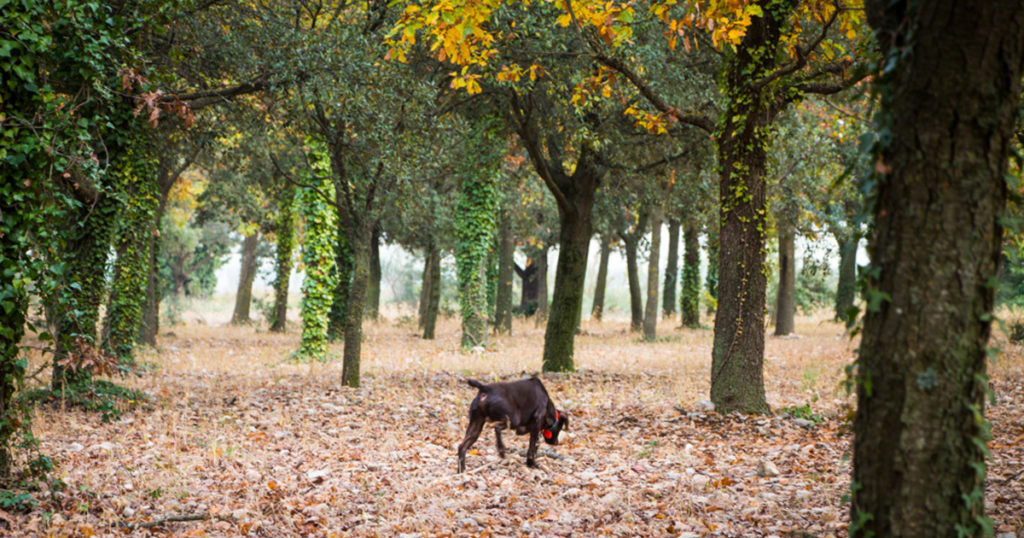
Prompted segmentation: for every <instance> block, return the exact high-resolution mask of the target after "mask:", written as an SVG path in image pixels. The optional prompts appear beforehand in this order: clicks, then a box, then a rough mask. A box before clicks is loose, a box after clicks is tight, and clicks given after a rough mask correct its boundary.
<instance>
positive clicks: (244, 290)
mask: <svg viewBox="0 0 1024 538" xmlns="http://www.w3.org/2000/svg"><path fill="white" fill-rule="evenodd" d="M259 245H260V232H259V231H258V230H257V231H254V232H252V233H250V234H249V235H247V236H245V239H244V240H242V263H241V265H242V269H241V272H240V274H239V276H238V292H237V293H236V294H235V312H234V313H233V314H231V324H232V325H241V324H248V323H252V319H250V317H249V307H250V305H252V282H253V280H254V279H255V278H256V247H258V246H259Z"/></svg>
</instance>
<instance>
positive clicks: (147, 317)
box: [136, 171, 174, 346]
mask: <svg viewBox="0 0 1024 538" xmlns="http://www.w3.org/2000/svg"><path fill="white" fill-rule="evenodd" d="M166 174H167V175H170V174H169V171H168V172H166ZM158 184H159V187H160V193H159V198H158V200H157V206H156V214H155V215H154V216H153V229H154V230H160V221H161V220H162V219H163V216H164V211H165V209H166V207H167V198H168V197H169V196H170V194H171V187H172V186H174V183H173V182H170V181H169V180H168V179H167V178H165V177H163V175H161V178H160V180H158ZM159 254H160V238H159V234H152V235H151V236H150V237H149V262H148V263H149V270H148V271H147V274H146V302H145V303H143V305H142V324H141V325H140V326H139V335H138V338H137V340H136V341H137V342H138V343H140V344H145V345H147V346H156V335H157V334H158V333H159V332H160V300H161V297H160V265H159V263H160V262H159V259H160V255H159Z"/></svg>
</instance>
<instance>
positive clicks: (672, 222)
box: [661, 219, 679, 318]
mask: <svg viewBox="0 0 1024 538" xmlns="http://www.w3.org/2000/svg"><path fill="white" fill-rule="evenodd" d="M678 272H679V220H678V219H669V221H668V261H667V262H666V264H665V292H664V296H663V297H662V301H661V308H662V311H663V312H664V313H665V317H666V318H667V317H671V316H673V315H675V313H676V274H678Z"/></svg>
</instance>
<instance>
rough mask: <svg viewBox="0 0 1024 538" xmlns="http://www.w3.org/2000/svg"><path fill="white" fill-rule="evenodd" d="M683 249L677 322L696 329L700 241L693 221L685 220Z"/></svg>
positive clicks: (698, 311) (698, 317)
mask: <svg viewBox="0 0 1024 538" xmlns="http://www.w3.org/2000/svg"><path fill="white" fill-rule="evenodd" d="M683 247H684V252H683V268H682V272H681V274H680V275H679V280H680V283H681V285H680V291H681V293H680V295H679V320H680V322H681V324H682V326H683V327H686V328H689V329H697V328H699V327H700V239H699V237H698V229H697V223H696V222H694V221H693V219H687V220H686V224H685V227H684V229H683ZM709 267H710V262H709Z"/></svg>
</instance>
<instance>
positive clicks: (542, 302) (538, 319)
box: [533, 245, 548, 327]
mask: <svg viewBox="0 0 1024 538" xmlns="http://www.w3.org/2000/svg"><path fill="white" fill-rule="evenodd" d="M536 266H537V272H536V273H534V275H533V278H534V280H535V281H536V282H537V315H536V316H535V317H534V321H533V322H534V326H535V327H540V326H541V324H542V323H545V322H547V320H548V246H547V245H544V246H542V247H541V248H540V253H539V254H538V255H537V261H536Z"/></svg>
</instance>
